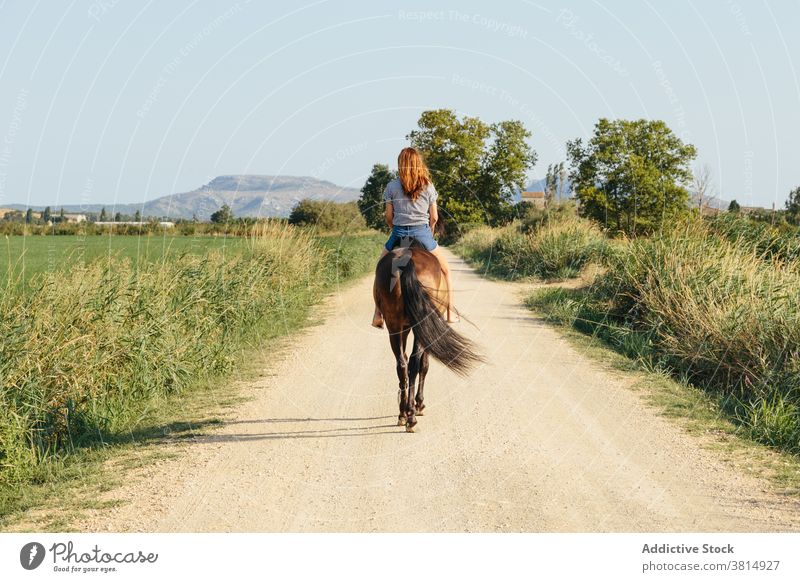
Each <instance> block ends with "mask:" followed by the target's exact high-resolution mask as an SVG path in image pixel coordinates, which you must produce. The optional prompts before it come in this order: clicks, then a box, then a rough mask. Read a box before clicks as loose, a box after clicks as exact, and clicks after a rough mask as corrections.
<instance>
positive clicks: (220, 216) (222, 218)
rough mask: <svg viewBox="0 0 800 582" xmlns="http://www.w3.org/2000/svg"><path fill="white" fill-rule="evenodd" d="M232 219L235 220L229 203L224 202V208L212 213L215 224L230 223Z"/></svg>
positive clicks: (212, 220)
mask: <svg viewBox="0 0 800 582" xmlns="http://www.w3.org/2000/svg"><path fill="white" fill-rule="evenodd" d="M231 220H233V212H232V211H231V207H230V206H228V205H227V204H223V205H222V208H220V209H219V210H217V211H216V212H214V213H213V214H212V215H211V222H213V223H215V224H228V223H229V222H230V221H231Z"/></svg>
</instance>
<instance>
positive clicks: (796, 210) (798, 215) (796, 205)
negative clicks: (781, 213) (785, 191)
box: [786, 186, 800, 224]
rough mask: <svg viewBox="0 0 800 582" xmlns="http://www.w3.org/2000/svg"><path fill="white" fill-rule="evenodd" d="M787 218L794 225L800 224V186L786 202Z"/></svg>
mask: <svg viewBox="0 0 800 582" xmlns="http://www.w3.org/2000/svg"><path fill="white" fill-rule="evenodd" d="M786 217H787V218H788V219H789V222H791V223H792V224H800V186H798V187H797V188H795V189H794V190H792V191H791V192H789V199H788V200H787V201H786Z"/></svg>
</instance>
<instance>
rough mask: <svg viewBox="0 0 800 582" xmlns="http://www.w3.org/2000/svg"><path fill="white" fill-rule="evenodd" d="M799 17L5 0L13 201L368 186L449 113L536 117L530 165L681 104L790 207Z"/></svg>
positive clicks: (742, 187) (3, 121)
mask: <svg viewBox="0 0 800 582" xmlns="http://www.w3.org/2000/svg"><path fill="white" fill-rule="evenodd" d="M398 6H402V8H399V7H398ZM798 22H800V3H798V2H797V1H796V0H795V1H792V2H773V3H767V2H755V1H754V2H749V1H745V0H737V1H725V0H710V1H703V2H701V1H700V0H695V1H694V2H688V1H683V0H676V1H673V2H669V3H665V2H656V1H655V0H649V1H644V2H641V3H639V2H636V3H633V2H603V3H600V2H589V1H587V2H557V3H551V2H544V1H542V2H528V1H521V0H515V1H503V2H491V3H487V2H469V1H459V2H455V1H452V2H436V1H435V2H403V3H388V2H341V1H333V0H331V1H317V2H313V3H308V4H306V3H304V1H302V0H301V2H274V1H270V2H266V1H264V2H255V1H254V2H246V1H245V0H241V1H240V2H225V1H220V2H206V1H194V2H186V1H170V2H154V1H150V2H144V1H132V0H116V2H115V0H102V1H99V0H98V1H96V2H92V1H78V0H75V1H72V2H69V1H55V0H52V1H48V0H42V1H36V0H30V1H27V0H26V1H23V0H16V1H15V0H6V1H3V0H0V206H2V205H3V204H8V203H13V202H16V203H29V204H32V205H41V204H52V205H58V204H67V203H81V202H86V203H88V202H103V203H113V202H142V201H144V200H149V199H151V198H155V197H157V196H161V195H164V194H169V193H172V192H182V191H187V190H192V189H194V188H196V187H198V186H200V185H202V184H204V183H206V182H207V181H209V180H210V179H212V178H213V177H214V176H217V175H220V174H231V173H253V174H292V175H313V176H318V177H320V178H324V179H328V180H331V181H332V182H335V183H337V184H339V185H343V186H353V187H359V188H360V187H361V186H362V185H363V182H364V180H365V177H366V175H367V174H368V173H369V170H370V168H371V166H372V164H373V163H375V162H383V163H389V164H390V165H391V166H394V164H395V160H396V155H397V152H398V150H399V149H400V147H401V146H403V145H404V144H405V140H404V137H405V135H406V134H407V133H408V132H409V131H410V130H412V129H413V128H414V127H415V124H416V120H417V118H418V116H419V113H420V112H421V111H423V110H425V109H431V108H440V107H446V108H451V109H454V110H456V111H458V112H459V113H460V114H468V115H474V116H478V117H480V118H481V119H483V120H485V121H488V122H492V121H499V120H503V119H520V120H522V121H523V122H524V123H525V124H526V125H527V127H528V128H529V129H531V130H532V131H533V137H532V138H531V145H532V146H533V147H534V148H535V150H536V151H537V153H538V156H539V162H538V164H537V165H536V167H535V168H534V170H533V171H532V172H531V178H537V177H541V176H542V175H543V174H544V171H545V168H546V167H547V164H548V163H551V162H556V161H559V160H561V159H563V158H564V143H565V141H566V140H568V139H572V138H575V137H579V136H587V135H589V134H590V133H591V130H592V126H593V125H594V123H595V122H596V120H597V119H598V118H599V117H610V118H639V117H646V118H659V119H664V120H665V121H666V122H667V123H668V124H669V125H670V126H671V127H672V129H673V130H674V131H675V132H676V133H677V134H679V135H681V136H682V137H683V138H684V139H685V140H687V141H689V142H691V143H693V144H695V145H696V146H697V148H698V151H699V157H698V163H707V164H709V165H710V166H711V168H712V171H713V174H714V180H715V186H716V188H717V189H718V191H719V194H720V195H721V196H722V197H723V198H727V199H731V198H736V199H737V200H739V202H740V203H742V204H747V205H751V204H752V205H763V206H770V205H771V204H772V203H773V202H775V203H776V204H777V205H778V206H782V205H783V202H784V200H785V199H786V196H787V194H788V191H789V190H790V189H791V188H793V187H795V186H798V185H800V167H799V166H798V154H800V80H798V76H797V73H798V71H800V62H797V61H798V57H800V38H799V37H798V35H797V23H798ZM793 57H794V60H793Z"/></svg>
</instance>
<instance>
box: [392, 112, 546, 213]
mask: <svg viewBox="0 0 800 582" xmlns="http://www.w3.org/2000/svg"><path fill="white" fill-rule="evenodd" d="M418 126H419V128H418V129H415V130H413V131H412V132H411V133H410V134H409V135H408V136H406V137H407V139H409V141H410V142H411V145H412V146H413V147H415V148H417V149H418V150H419V151H420V153H421V154H422V156H423V157H424V158H425V161H426V163H427V164H428V167H429V168H430V170H431V177H432V178H433V182H434V185H435V187H436V190H437V192H438V193H439V200H438V202H437V205H438V206H439V209H440V212H439V216H440V217H441V218H444V219H446V220H452V221H454V222H456V223H464V222H487V221H488V222H489V223H490V224H495V223H502V222H505V221H506V220H508V216H511V215H512V214H513V213H512V212H510V211H509V210H510V208H511V207H512V206H513V200H514V195H515V194H516V192H517V191H518V190H521V189H522V188H523V187H524V185H525V179H526V175H527V172H528V170H529V169H530V168H531V167H532V166H533V164H534V163H535V162H536V154H535V152H534V151H533V150H532V149H531V148H530V146H529V145H528V143H527V141H526V140H527V139H528V138H529V137H530V135H531V134H530V132H529V131H528V130H526V129H525V127H524V126H523V125H522V123H521V122H519V121H501V122H499V123H493V124H491V125H487V124H486V123H484V122H482V121H481V120H480V119H478V118H477V117H464V118H463V119H459V118H458V117H457V116H456V114H455V113H454V112H453V111H450V110H449V109H437V110H433V111H425V112H423V113H422V115H421V116H420V118H419V121H418Z"/></svg>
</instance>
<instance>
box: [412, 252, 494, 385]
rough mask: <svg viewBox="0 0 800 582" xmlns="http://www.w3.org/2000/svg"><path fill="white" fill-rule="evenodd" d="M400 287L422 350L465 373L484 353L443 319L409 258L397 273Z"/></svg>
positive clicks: (415, 335)
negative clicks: (478, 350) (479, 351)
mask: <svg viewBox="0 0 800 582" xmlns="http://www.w3.org/2000/svg"><path fill="white" fill-rule="evenodd" d="M400 288H401V290H402V293H403V304H404V307H405V312H406V317H407V318H408V320H409V322H410V323H411V325H412V326H413V328H414V337H415V338H417V339H418V340H419V342H420V343H421V344H422V347H423V349H424V350H425V351H426V352H428V353H429V354H430V355H432V356H433V357H434V358H436V359H437V360H439V361H440V362H441V363H442V364H444V365H445V366H447V367H448V368H450V369H451V370H452V371H453V372H455V373H456V374H458V375H459V376H466V375H467V374H468V373H469V371H470V370H471V369H472V368H473V367H474V366H475V365H476V364H478V363H479V362H484V361H485V360H484V358H483V356H481V355H480V354H478V352H476V351H475V346H474V344H473V343H472V342H471V341H470V340H469V339H467V338H465V337H464V336H463V335H461V334H460V333H458V332H456V331H454V330H453V328H452V327H450V325H448V323H447V322H446V321H445V320H444V318H443V317H442V316H441V314H440V313H439V311H438V310H437V309H436V306H435V305H434V304H433V301H432V300H431V298H430V297H429V296H428V294H427V293H426V292H425V290H424V289H423V288H422V284H421V283H420V282H419V279H418V278H417V270H416V268H415V267H414V261H412V260H409V261H408V263H407V264H406V266H405V267H403V272H402V274H401V275H400Z"/></svg>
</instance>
